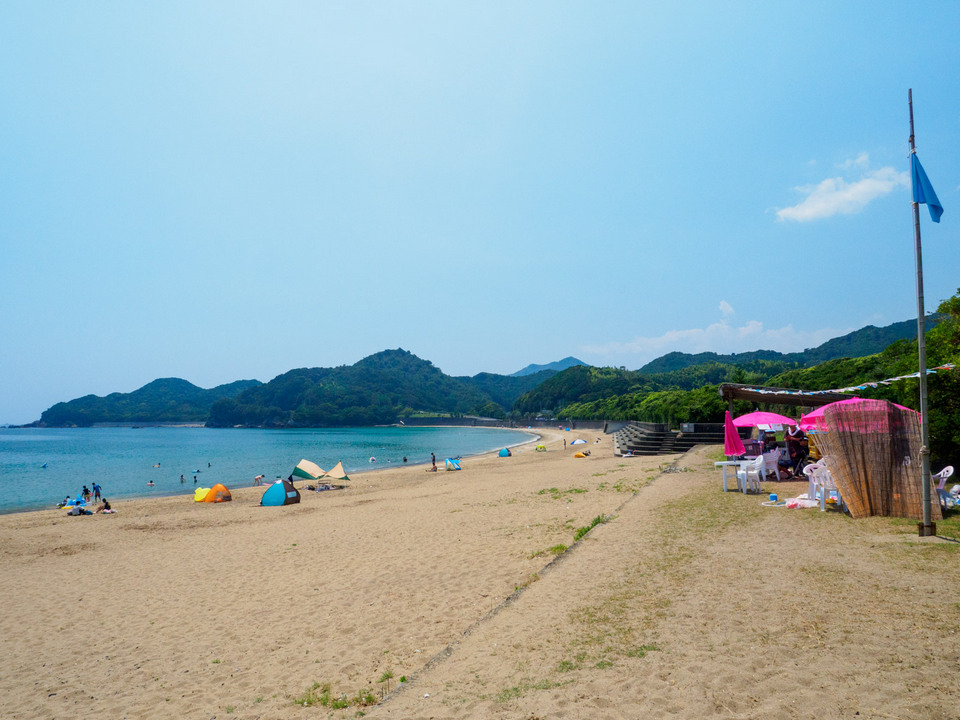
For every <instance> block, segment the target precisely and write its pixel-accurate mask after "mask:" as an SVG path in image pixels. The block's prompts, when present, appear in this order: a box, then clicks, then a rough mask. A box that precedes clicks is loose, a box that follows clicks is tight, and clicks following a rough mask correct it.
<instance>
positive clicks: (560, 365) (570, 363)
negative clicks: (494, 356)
mask: <svg viewBox="0 0 960 720" xmlns="http://www.w3.org/2000/svg"><path fill="white" fill-rule="evenodd" d="M575 365H587V363H585V362H584V361H583V360H577V358H575V357H565V358H564V359H563V360H557V361H556V362H552V363H547V364H546V365H536V364H531V365H527V366H526V367H525V368H523V370H517V371H516V372H515V373H511V375H510V377H522V376H523V375H533V374H535V373H539V372H542V371H544V370H553V371H554V372H560V371H561V370H566V369H567V368H570V367H574V366H575ZM587 367H589V366H587Z"/></svg>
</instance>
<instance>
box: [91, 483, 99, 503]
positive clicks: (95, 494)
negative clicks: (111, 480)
mask: <svg viewBox="0 0 960 720" xmlns="http://www.w3.org/2000/svg"><path fill="white" fill-rule="evenodd" d="M99 500H100V486H99V485H97V483H94V484H93V501H94V502H98V501H99Z"/></svg>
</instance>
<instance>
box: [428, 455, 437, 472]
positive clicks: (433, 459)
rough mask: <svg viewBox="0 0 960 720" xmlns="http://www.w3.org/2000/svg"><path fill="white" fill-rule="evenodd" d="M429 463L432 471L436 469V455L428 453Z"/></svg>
mask: <svg viewBox="0 0 960 720" xmlns="http://www.w3.org/2000/svg"><path fill="white" fill-rule="evenodd" d="M430 464H431V465H433V472H436V471H437V456H436V455H434V454H433V453H430Z"/></svg>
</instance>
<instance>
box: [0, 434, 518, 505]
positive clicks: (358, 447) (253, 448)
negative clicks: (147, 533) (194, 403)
mask: <svg viewBox="0 0 960 720" xmlns="http://www.w3.org/2000/svg"><path fill="white" fill-rule="evenodd" d="M532 437H534V436H533V435H531V434H529V433H521V432H518V431H515V430H503V429H497V428H400V427H390V428H348V429H342V430H232V429H229V430H214V429H211V428H164V427H155V428H136V429H134V428H77V429H56V430H53V429H34V428H31V429H6V428H0V513H9V512H18V511H23V510H35V509H39V508H50V507H55V506H56V504H57V502H58V501H60V500H63V498H64V496H66V495H71V496H74V497H75V496H76V495H77V494H78V493H79V492H80V490H81V488H82V487H83V485H86V486H87V487H91V486H92V484H93V483H94V482H97V483H99V484H100V485H101V487H102V488H103V494H104V496H106V497H107V498H109V499H110V500H115V499H116V500H120V499H123V498H133V497H150V496H162V495H177V494H180V493H184V492H188V493H192V492H193V488H194V477H196V480H197V482H196V486H198V487H210V486H211V485H213V484H214V483H218V482H219V483H223V484H224V485H226V486H227V487H228V488H229V487H245V486H250V485H251V484H252V483H253V478H254V477H255V476H257V475H264V476H266V477H265V482H271V481H272V480H274V479H276V478H277V477H287V476H288V475H289V474H290V473H291V472H293V468H294V466H295V465H296V464H297V463H298V462H299V461H300V459H301V458H306V459H307V460H312V461H313V462H315V463H317V464H318V465H319V466H320V467H321V468H323V469H325V470H329V469H330V468H331V467H333V466H334V465H336V464H337V462H338V461H342V462H343V467H344V469H345V470H346V471H347V474H348V475H352V474H355V473H358V472H362V471H366V470H371V469H376V468H382V467H391V466H396V465H401V464H403V463H402V458H403V457H404V456H406V457H407V460H408V464H417V463H429V462H430V453H431V452H433V453H435V454H436V456H437V462H438V463H439V464H441V467H442V462H443V459H444V458H447V457H457V456H464V457H466V456H468V455H476V454H478V453H482V452H488V451H490V450H495V449H497V448H500V447H504V446H508V445H516V444H518V443H521V442H525V441H527V440H529V439H531V438H532ZM371 457H374V458H376V463H371V462H370V458H371ZM44 465H46V467H44ZM155 465H159V467H154V466H155ZM181 475H183V476H184V479H185V481H186V482H185V483H183V484H181V482H180V476H181ZM150 480H152V481H153V483H154V485H153V486H152V487H151V486H148V485H147V482H148V481H150Z"/></svg>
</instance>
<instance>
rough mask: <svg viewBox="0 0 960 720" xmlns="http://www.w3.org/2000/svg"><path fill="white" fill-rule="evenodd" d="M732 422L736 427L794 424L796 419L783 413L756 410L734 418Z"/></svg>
mask: <svg viewBox="0 0 960 720" xmlns="http://www.w3.org/2000/svg"><path fill="white" fill-rule="evenodd" d="M733 424H734V425H736V426H737V427H754V426H756V425H796V424H797V421H796V420H791V419H790V418H788V417H786V416H785V415H778V414H777V413H772V412H763V411H761V410H757V411H756V412H752V413H747V414H746V415H741V416H740V417H738V418H734V419H733Z"/></svg>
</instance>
